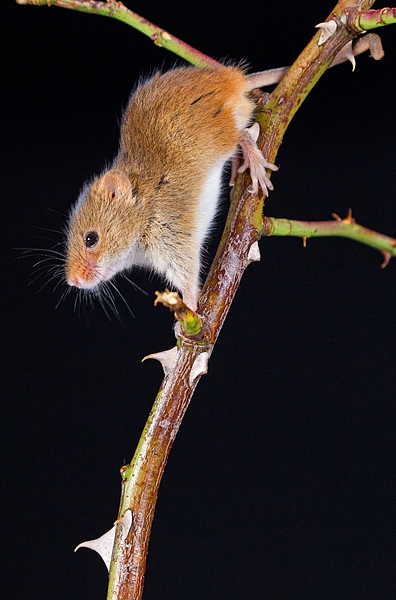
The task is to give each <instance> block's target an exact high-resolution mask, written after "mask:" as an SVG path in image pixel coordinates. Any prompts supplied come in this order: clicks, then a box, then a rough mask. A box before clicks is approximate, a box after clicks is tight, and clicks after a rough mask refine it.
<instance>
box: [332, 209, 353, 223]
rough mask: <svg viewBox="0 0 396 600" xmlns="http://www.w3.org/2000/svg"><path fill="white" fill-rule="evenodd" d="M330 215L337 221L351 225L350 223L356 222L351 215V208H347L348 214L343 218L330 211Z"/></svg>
mask: <svg viewBox="0 0 396 600" xmlns="http://www.w3.org/2000/svg"><path fill="white" fill-rule="evenodd" d="M331 216H332V217H333V219H335V220H336V221H338V222H339V223H346V224H347V225H352V223H356V220H355V219H354V218H353V217H352V208H348V214H347V216H346V217H345V219H341V217H339V216H338V215H337V213H331Z"/></svg>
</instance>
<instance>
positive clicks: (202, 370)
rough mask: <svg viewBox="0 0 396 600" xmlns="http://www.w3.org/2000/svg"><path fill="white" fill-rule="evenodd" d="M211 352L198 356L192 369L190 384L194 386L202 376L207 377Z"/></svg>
mask: <svg viewBox="0 0 396 600" xmlns="http://www.w3.org/2000/svg"><path fill="white" fill-rule="evenodd" d="M208 362H209V352H201V354H198V356H197V358H196V359H195V361H194V364H193V366H192V368H191V372H190V379H189V383H190V386H192V385H193V383H194V381H195V380H196V378H197V377H199V376H200V375H205V374H206V373H207V372H208Z"/></svg>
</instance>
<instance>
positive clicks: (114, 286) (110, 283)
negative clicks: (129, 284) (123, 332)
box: [108, 281, 143, 318]
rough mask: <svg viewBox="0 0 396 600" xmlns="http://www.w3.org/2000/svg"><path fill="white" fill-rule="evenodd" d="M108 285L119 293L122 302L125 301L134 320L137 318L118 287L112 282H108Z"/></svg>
mask: <svg viewBox="0 0 396 600" xmlns="http://www.w3.org/2000/svg"><path fill="white" fill-rule="evenodd" d="M108 284H109V285H111V286H112V288H113V289H114V290H115V291H116V292H117V294H118V295H119V297H120V298H121V300H122V301H123V303H124V304H125V306H126V307H127V309H128V312H129V313H130V314H131V315H132V317H133V318H135V315H134V314H133V312H132V309H131V307H130V306H129V304H128V302H127V301H126V300H125V298H124V296H123V294H121V292H120V290H119V289H118V287H117V286H116V285H115V284H114V283H113V282H112V281H108ZM142 291H143V290H142Z"/></svg>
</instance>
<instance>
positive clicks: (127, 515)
mask: <svg viewBox="0 0 396 600" xmlns="http://www.w3.org/2000/svg"><path fill="white" fill-rule="evenodd" d="M132 520H133V519H132V511H131V509H130V508H127V509H126V511H125V512H124V514H123V515H122V517H120V518H119V519H116V520H115V521H114V525H121V527H122V534H121V536H122V540H125V538H126V537H127V535H128V533H129V530H130V529H131V527H132Z"/></svg>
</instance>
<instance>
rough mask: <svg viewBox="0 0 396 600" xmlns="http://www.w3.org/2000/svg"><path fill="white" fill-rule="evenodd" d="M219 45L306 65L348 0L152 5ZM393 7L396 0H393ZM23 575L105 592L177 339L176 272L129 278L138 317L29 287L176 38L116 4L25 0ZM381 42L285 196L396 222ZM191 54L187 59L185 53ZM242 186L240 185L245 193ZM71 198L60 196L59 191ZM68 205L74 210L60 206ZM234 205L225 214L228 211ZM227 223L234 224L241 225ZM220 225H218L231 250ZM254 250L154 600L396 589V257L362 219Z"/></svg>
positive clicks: (155, 568) (15, 225)
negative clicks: (305, 56) (110, 314)
mask: <svg viewBox="0 0 396 600" xmlns="http://www.w3.org/2000/svg"><path fill="white" fill-rule="evenodd" d="M129 6H130V8H132V9H133V10H135V11H136V12H138V13H140V14H142V15H143V16H145V17H146V18H148V19H150V20H151V21H153V22H155V23H157V24H158V25H160V26H163V27H165V28H167V29H168V30H169V31H170V32H172V33H174V34H175V35H177V36H178V37H180V38H182V39H184V40H185V41H187V42H188V43H190V44H191V45H193V46H195V47H198V48H199V49H200V50H202V51H203V52H205V53H207V54H209V55H212V56H213V57H215V58H218V59H220V58H229V59H236V60H239V59H241V58H245V59H246V60H247V61H248V62H249V63H250V65H251V69H252V71H255V70H263V69H267V68H271V67H277V66H283V65H287V64H290V63H291V62H292V61H293V60H294V59H295V57H296V56H297V55H298V53H299V52H300V51H301V50H302V49H303V47H304V45H305V44H306V43H307V42H308V41H309V40H310V38H311V36H312V35H313V34H314V32H315V30H314V25H315V24H316V23H318V22H320V21H323V20H324V19H325V18H326V17H327V14H328V12H329V11H330V10H331V9H332V3H331V2H303V3H297V2H280V1H273V2H269V1H267V2H263V3H256V2H253V1H252V0H245V1H244V2H243V3H242V4H241V5H240V6H239V7H237V6H235V7H234V8H233V7H232V6H231V4H227V6H226V5H223V3H222V2H219V1H216V0H212V1H211V2H206V1H204V2H200V3H196V4H193V3H183V2H180V1H179V0H170V1H169V2H166V3H165V2H162V3H158V2H143V1H139V0H136V1H134V2H129ZM381 6H382V5H378V7H379V8H380V7H381ZM1 12H2V45H3V49H2V59H3V60H2V82H3V85H2V90H3V91H2V100H3V102H4V103H5V105H3V109H2V118H1V122H2V124H1V127H2V144H1V153H2V154H1V166H2V176H1V183H2V188H3V191H2V194H1V201H2V211H1V214H2V217H4V224H3V225H2V228H1V231H2V234H3V239H2V241H3V244H2V253H1V257H2V260H1V263H2V269H3V271H2V276H1V280H2V311H1V315H2V321H3V333H2V335H1V339H2V342H3V348H4V356H3V358H2V385H1V389H2V390H3V395H4V396H3V399H2V403H1V429H2V435H1V440H2V445H3V450H2V455H3V458H4V460H3V465H2V468H1V478H2V486H1V487H2V496H3V501H4V507H3V510H2V519H1V521H2V529H3V533H2V545H3V559H2V567H3V569H4V574H3V575H2V578H1V581H2V584H1V585H2V589H3V591H4V592H5V593H4V597H7V598H12V599H14V598H51V599H55V598H56V599H57V600H61V599H68V600H70V599H71V598H74V599H77V598H81V599H82V598H84V600H89V599H92V600H93V599H97V598H104V597H105V595H106V585H107V575H106V569H105V567H104V565H103V563H102V562H101V560H100V558H99V557H98V556H97V555H96V554H94V553H93V552H89V551H87V550H81V551H79V552H78V553H77V554H73V548H74V547H75V546H76V545H77V544H78V543H79V542H81V541H83V540H86V539H91V538H94V537H98V536H99V535H101V534H102V533H103V532H104V531H106V530H107V529H110V527H111V526H112V522H113V520H114V519H115V518H116V515H117V509H118V502H119V493H120V477H119V468H120V467H121V466H122V465H123V464H125V463H126V462H128V461H129V460H130V459H131V457H132V454H133V452H134V449H135V447H136V444H137V442H138V439H139V436H140V432H141V430H142V428H143V425H144V423H145V420H146V417H147V415H148V413H149V410H150V408H151V405H152V402H153V400H154V397H155V394H156V391H157V389H158V386H159V384H160V381H161V369H160V366H159V364H158V363H156V362H153V361H148V362H146V363H144V364H141V363H140V360H141V358H142V357H143V356H145V355H146V354H148V353H150V352H154V351H159V350H163V349H166V348H170V347H171V346H172V345H173V344H174V337H173V333H172V326H173V320H172V316H171V314H170V313H169V312H168V311H167V310H165V309H164V308H162V307H159V308H154V307H153V298H154V291H155V290H156V289H160V288H161V283H160V282H159V281H158V280H157V279H156V278H153V277H149V276H148V275H147V274H144V273H141V272H139V273H134V274H133V278H134V280H135V281H136V282H137V283H138V284H139V285H141V286H142V287H144V288H145V289H146V290H147V291H148V293H149V296H148V297H146V296H143V295H142V294H140V293H139V292H136V291H134V290H132V288H131V287H130V286H129V284H127V283H126V282H120V289H121V291H122V292H123V293H124V295H125V296H126V297H127V300H128V302H129V304H130V305H131V307H132V309H133V311H134V313H135V315H136V318H135V319H133V318H132V317H131V316H130V315H129V314H128V312H127V310H126V309H125V307H123V306H122V302H120V301H119V302H118V307H119V310H120V313H121V318H122V322H123V324H122V325H121V324H120V323H119V322H118V321H117V319H115V318H113V319H112V321H111V322H109V321H108V320H107V318H106V316H105V315H104V314H103V312H102V311H101V310H100V308H99V307H98V306H97V307H96V309H95V310H92V309H89V310H88V311H87V316H86V317H85V316H84V314H81V316H80V317H79V316H78V315H77V314H76V313H74V312H73V299H72V298H71V297H70V296H69V298H68V299H67V300H66V301H65V302H64V303H62V304H61V305H60V306H59V308H58V309H57V310H56V311H55V310H54V307H55V305H56V302H57V299H58V297H59V291H58V292H55V293H52V287H53V286H52V285H49V286H47V287H45V288H44V289H43V290H42V291H41V292H40V293H39V294H37V291H38V290H39V288H40V286H41V282H40V280H39V281H36V282H34V283H32V284H31V285H30V286H29V285H28V282H29V280H30V279H32V277H31V276H30V271H31V268H32V265H33V263H34V261H33V259H24V260H17V257H18V256H19V255H20V251H18V250H15V248H19V247H33V248H47V247H49V246H50V245H51V243H52V242H51V241H49V240H43V239H41V238H42V236H44V237H49V238H51V239H52V240H55V241H59V240H60V234H57V233H52V232H46V231H41V230H40V229H35V228H36V227H42V228H48V229H54V230H58V231H59V230H60V229H61V227H62V225H63V223H64V217H62V216H61V215H60V214H59V213H63V214H65V213H67V211H68V209H69V206H70V204H71V203H72V202H74V201H75V199H76V197H77V195H78V192H79V189H80V188H81V186H82V184H83V182H84V180H85V179H86V178H87V177H89V176H91V175H92V174H94V173H95V172H99V171H100V170H101V169H102V168H103V166H104V165H105V163H106V161H107V162H108V161H110V160H111V159H112V157H113V156H114V155H115V153H116V150H117V139H118V120H119V118H120V115H121V111H122V107H124V106H125V104H126V102H127V99H128V95H129V92H130V89H131V88H132V87H133V86H134V84H135V82H136V80H137V78H138V77H139V76H140V75H143V74H145V73H147V72H149V71H150V70H153V69H156V68H158V67H161V66H165V67H170V66H172V65H173V64H174V63H175V58H174V57H173V56H172V55H170V54H168V53H167V52H166V51H165V50H163V49H160V48H158V47H156V46H154V45H153V44H152V43H151V42H150V40H149V39H148V38H146V37H143V36H142V35H141V34H139V33H138V32H137V31H135V30H133V29H131V28H128V27H127V26H126V25H124V24H122V23H119V22H117V21H115V20H111V19H105V18H99V17H96V16H90V15H85V14H79V13H77V12H73V11H68V10H63V9H60V8H55V7H52V8H50V9H49V8H47V7H41V8H39V7H23V6H18V5H16V4H14V3H13V2H12V0H10V1H9V2H7V3H2V7H1ZM382 38H383V43H384V47H385V51H386V56H385V59H384V60H383V61H381V62H379V63H377V62H375V61H373V60H372V59H369V58H368V57H367V56H363V57H360V58H359V60H358V66H357V69H356V72H355V73H352V72H351V68H350V65H349V64H348V65H346V64H344V65H341V66H339V67H337V68H335V69H332V70H331V71H329V72H328V73H327V74H326V75H325V76H324V77H323V78H322V80H321V81H320V82H319V84H318V85H317V86H316V88H315V89H314V90H313V92H312V93H311V94H310V96H309V97H308V99H307V100H306V101H305V103H304V104H303V106H302V107H301V109H300V111H299V112H298V113H297V115H296V117H295V119H294V121H293V123H292V124H291V126H290V128H289V130H288V132H287V134H286V136H285V139H284V143H283V145H282V147H281V149H280V152H279V154H278V157H277V164H279V165H280V171H279V172H278V173H277V174H275V175H274V177H273V182H274V184H275V191H274V192H273V193H271V195H270V198H269V200H268V201H267V214H268V215H271V216H278V217H290V218H296V219H309V220H325V219H330V218H331V213H333V212H336V213H338V214H340V215H341V216H346V213H347V210H348V208H349V207H351V208H353V210H354V216H355V217H356V219H357V221H358V222H359V223H361V224H363V225H366V226H368V227H371V228H373V229H377V230H379V231H382V232H383V233H386V234H388V235H393V236H396V207H395V201H394V195H395V181H394V173H395V161H396V152H395V135H396V125H395V119H394V105H395V101H396V91H395V87H394V81H395V74H396V42H395V30H394V29H393V28H387V29H386V28H385V29H383V30H382ZM178 62H179V63H180V62H181V61H178ZM226 204H227V201H225V203H224V206H225V208H226ZM48 209H51V211H49V210H48ZM52 211H59V212H52ZM223 212H224V211H223ZM220 230H221V224H219V228H218V234H219V233H220ZM215 243H216V239H214V240H213V244H212V245H211V246H210V251H211V253H212V255H213V252H214V249H215ZM261 251H262V261H261V263H258V264H254V265H252V266H251V267H249V268H248V270H247V271H246V273H245V275H244V277H243V280H242V284H241V287H240V290H239V292H238V294H237V297H236V299H235V302H234V304H233V306H232V309H231V311H230V314H229V317H228V319H227V321H226V324H225V326H224V328H223V331H222V333H221V336H220V338H219V341H218V343H217V346H216V348H215V351H214V354H213V357H212V360H211V362H210V368H209V373H208V375H207V376H205V377H204V378H203V379H202V381H201V382H200V384H199V386H198V389H197V391H196V394H195V396H194V399H193V402H192V404H191V406H190V408H189V409H188V412H187V415H186V417H185V420H184V423H183V425H182V428H181V430H180V433H179V435H178V437H177V439H176V442H175V444H174V447H173V450H172V453H171V456H170V459H169V462H168V465H167V469H166V471H165V475H164V478H163V482H162V485H161V488H160V494H159V500H158V505H157V509H156V514H155V519H154V526H153V532H152V536H151V543H150V550H149V557H148V566H147V575H146V585H145V592H144V598H145V600H150V599H154V598H159V597H161V598H163V599H172V600H184V599H186V598H189V599H194V600H195V599H196V600H198V599H199V600H201V599H207V598H210V599H216V600H217V599H219V600H220V599H225V598H227V599H235V600H236V599H238V600H240V599H241V598H246V599H248V598H266V599H271V600H272V599H278V598H279V599H282V598H287V599H289V598H290V599H292V598H293V599H294V598H304V599H311V598H312V599H317V598H321V599H322V598H324V599H326V598H329V599H332V598H359V599H365V598H367V599H373V598H387V597H389V598H394V597H396V581H395V576H394V559H395V538H394V533H395V531H394V524H395V517H394V512H395V506H394V496H393V495H392V493H391V490H392V486H393V485H394V469H395V433H394V431H395V420H396V419H395V402H394V400H395V390H394V386H395V360H394V359H395V291H396V262H395V263H393V261H391V262H390V264H389V266H388V267H387V268H386V269H385V270H382V269H380V264H381V262H382V257H381V255H380V254H379V253H378V252H377V251H375V250H372V249H370V248H368V247H365V246H362V245H360V244H357V243H353V242H351V241H348V240H341V239H335V238H334V239H322V240H321V239H317V240H311V241H308V245H307V248H305V249H304V248H303V246H302V243H301V240H299V239H296V238H294V239H285V238H283V239H282V238H271V239H265V240H263V241H262V242H261Z"/></svg>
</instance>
